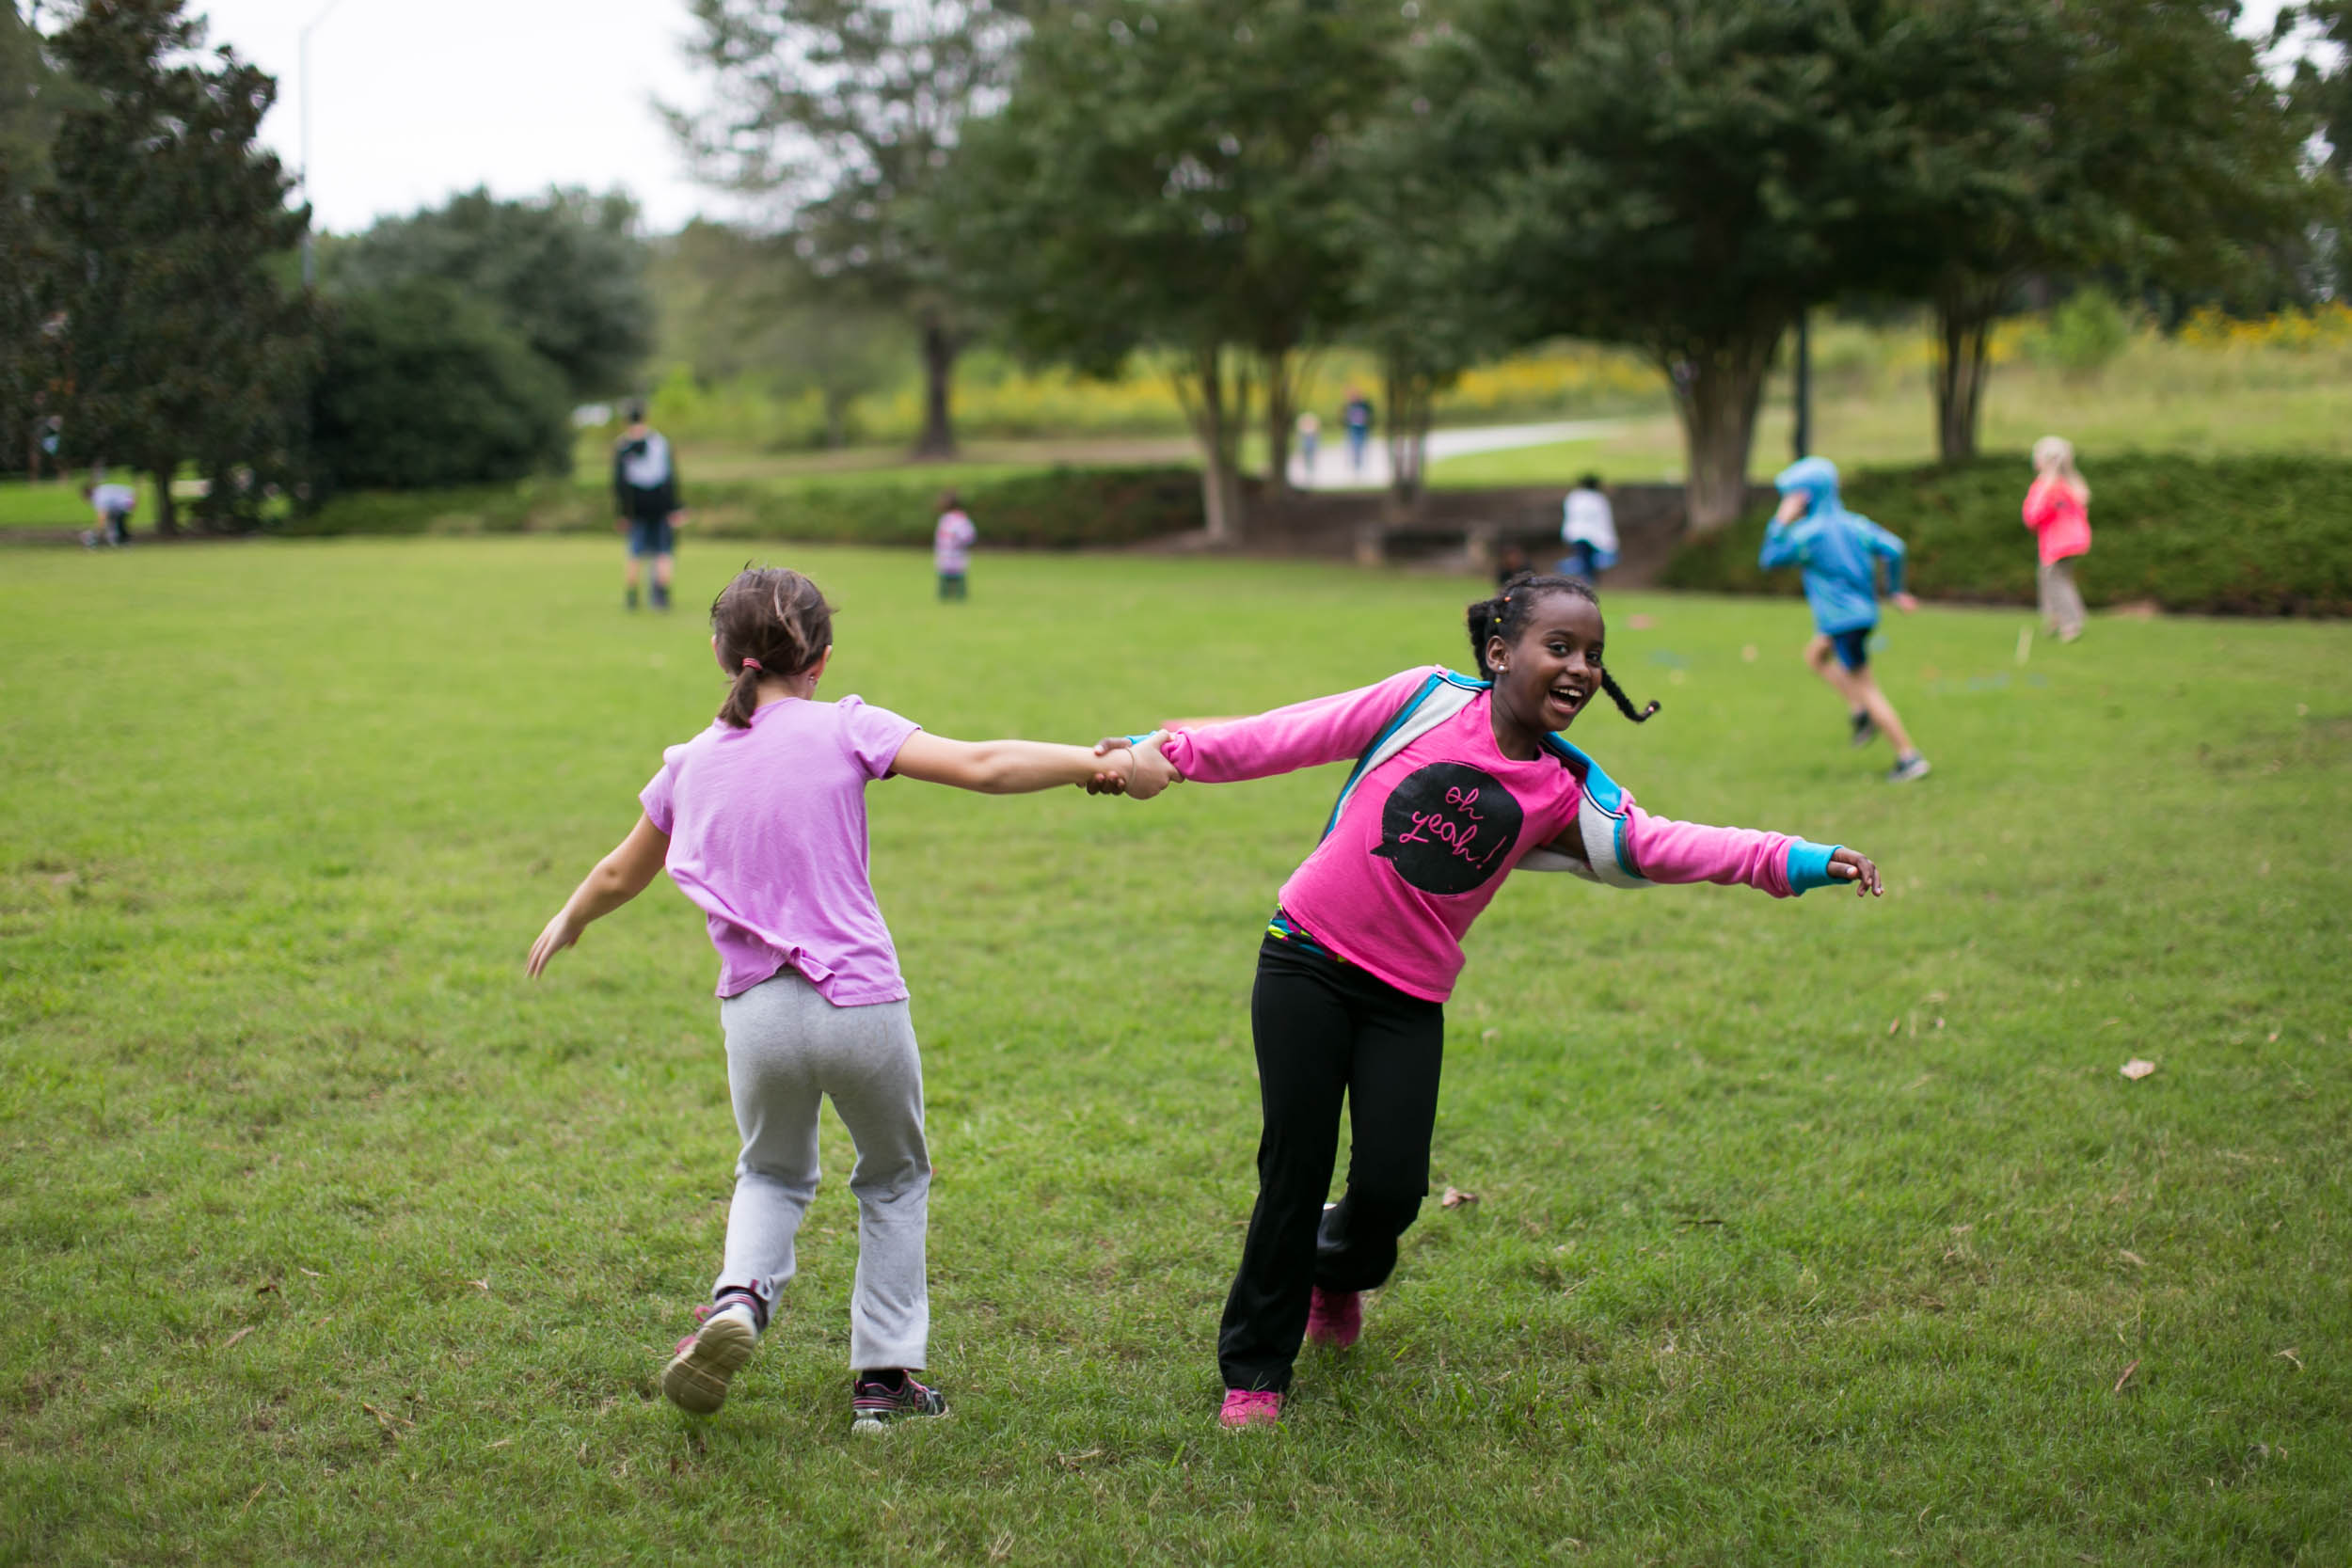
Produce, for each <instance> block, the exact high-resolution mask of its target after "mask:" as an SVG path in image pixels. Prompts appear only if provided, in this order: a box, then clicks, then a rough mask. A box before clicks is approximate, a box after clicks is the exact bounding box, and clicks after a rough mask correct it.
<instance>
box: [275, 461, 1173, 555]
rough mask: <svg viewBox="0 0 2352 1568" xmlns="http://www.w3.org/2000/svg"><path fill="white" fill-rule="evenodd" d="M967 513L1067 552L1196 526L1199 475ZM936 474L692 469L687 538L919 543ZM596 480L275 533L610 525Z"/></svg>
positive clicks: (387, 508)
mask: <svg viewBox="0 0 2352 1568" xmlns="http://www.w3.org/2000/svg"><path fill="white" fill-rule="evenodd" d="M957 488H958V491H959V493H960V494H961V497H962V499H963V506H964V510H966V511H967V512H969V513H971V515H972V518H973V520H974V521H975V522H977V524H978V525H979V529H980V540H981V543H982V544H983V545H988V546H1015V547H1026V548H1045V549H1071V548H1076V547H1078V546H1088V545H1124V544H1133V543H1136V542H1138V541H1141V540H1145V539H1155V538H1159V537H1162V536H1164V535H1167V534H1170V533H1181V532H1184V531H1187V530H1190V529H1197V528H1200V526H1201V510H1200V475H1199V474H1198V473H1196V472H1194V471H1193V470H1192V469H1189V468H1182V467H1150V468H1053V469H1046V470H1041V471H1039V472H1036V473H1027V474H1015V475H1011V476H1009V477H1007V478H1004V479H993V480H983V481H979V482H977V483H967V484H961V485H959V486H958V487H957ZM938 494H939V486H938V484H937V483H936V482H932V481H928V480H925V479H924V478H922V477H921V475H920V472H919V470H917V471H915V472H914V473H912V474H911V475H910V477H909V478H908V480H907V482H906V483H898V484H878V483H871V482H868V483H860V484H834V485H828V484H824V483H812V484H807V485H798V484H795V485H789V486H787V485H771V484H760V483H727V484H705V483H695V482H693V481H692V479H691V476H690V478H689V481H688V483H687V493H686V500H687V505H688V507H689V508H690V510H691V521H690V522H689V523H688V525H687V530H686V536H685V542H686V543H688V544H689V545H691V543H692V541H693V540H695V539H697V538H702V539H778V540H792V541H796V542H799V543H803V544H840V545H903V546H925V545H929V544H930V542H931V525H932V524H933V522H934V521H936V515H935V514H934V513H933V511H932V503H933V502H934V500H935V499H936V498H937V496H938ZM611 530H612V508H611V505H610V503H609V502H608V500H607V499H606V497H605V494H604V492H603V491H602V490H601V489H596V488H591V487H589V486H586V485H580V484H574V483H566V482H562V481H550V480H536V481H528V482H525V483H518V484H509V485H482V486H476V487H472V488H467V489H455V490H437V491H422V492H392V491H367V492H356V493H350V494H344V495H339V496H336V497H334V498H332V499H329V500H328V501H327V502H326V504H325V505H323V506H321V507H320V508H318V510H316V511H315V512H313V513H311V514H310V515H304V516H296V517H290V518H288V519H286V520H285V522H284V523H283V524H281V525H280V531H282V532H286V533H293V534H310V535H318V534H343V533H519V532H562V533H580V532H591V533H593V532H606V531H611Z"/></svg>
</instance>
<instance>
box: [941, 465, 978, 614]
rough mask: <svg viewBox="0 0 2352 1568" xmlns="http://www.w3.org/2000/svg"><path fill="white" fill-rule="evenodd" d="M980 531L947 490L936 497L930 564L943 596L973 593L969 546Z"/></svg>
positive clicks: (966, 596) (955, 597) (975, 540)
mask: <svg viewBox="0 0 2352 1568" xmlns="http://www.w3.org/2000/svg"><path fill="white" fill-rule="evenodd" d="M979 537H980V531H979V530H978V529H977V528H975V527H973V526H972V519H971V518H970V517H967V516H965V515H964V512H963V505H962V503H961V502H960V501H959V500H957V499H956V493H955V492H954V491H953V490H949V491H947V492H946V493H945V494H944V495H942V496H941V497H940V498H939V523H938V526H937V527H935V528H933V529H932V530H931V565H932V567H933V568H934V569H936V570H937V571H938V573H939V596H940V597H941V598H942V599H968V598H970V597H971V596H972V546H973V545H974V544H975V543H976V542H977V540H978V539H979Z"/></svg>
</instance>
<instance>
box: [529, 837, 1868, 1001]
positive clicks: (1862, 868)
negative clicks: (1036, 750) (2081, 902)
mask: <svg viewBox="0 0 2352 1568" xmlns="http://www.w3.org/2000/svg"><path fill="white" fill-rule="evenodd" d="M1829 874H1830V875H1831V876H1832V877H1835V878H1836V879H1837V880H1839V881H1841V882H1851V883H1852V884H1853V892H1854V896H1855V897H1857V898H1860V897H1862V896H1863V895H1866V894H1867V895H1869V896H1870V897H1873V898H1881V897H1883V896H1885V894H1886V884H1885V883H1884V882H1883V881H1882V880H1880V879H1879V868H1878V866H1877V865H1876V864H1875V863H1872V861H1871V859H1870V857H1869V856H1867V855H1866V854H1863V853H1862V852H1861V851H1860V850H1858V849H1848V848H1845V847H1839V848H1838V849H1837V850H1836V852H1834V853H1833V854H1832V855H1831V856H1830V858H1829ZM540 940H541V941H543V942H544V941H546V940H547V939H546V938H544V937H542V938H541V939H540ZM533 973H534V974H535V973H536V971H533Z"/></svg>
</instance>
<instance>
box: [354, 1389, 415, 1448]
mask: <svg viewBox="0 0 2352 1568" xmlns="http://www.w3.org/2000/svg"><path fill="white" fill-rule="evenodd" d="M359 1408H360V1409H362V1410H364V1411H366V1412H367V1413H368V1414H369V1415H371V1416H373V1417H374V1418H375V1424H376V1425H377V1426H380V1427H382V1428H383V1429H384V1435H385V1436H387V1437H389V1438H390V1439H391V1440H392V1441H393V1442H395V1443H397V1442H399V1441H400V1427H398V1426H395V1425H394V1424H393V1423H394V1422H395V1421H398V1422H401V1423H403V1424H405V1425H407V1426H415V1425H416V1424H417V1423H416V1422H414V1421H411V1420H409V1419H408V1418H406V1417H405V1416H387V1415H386V1414H384V1412H382V1411H381V1410H378V1409H377V1408H376V1407H375V1406H373V1405H372V1404H370V1403H369V1402H367V1401H365V1400H361V1401H360V1402H359Z"/></svg>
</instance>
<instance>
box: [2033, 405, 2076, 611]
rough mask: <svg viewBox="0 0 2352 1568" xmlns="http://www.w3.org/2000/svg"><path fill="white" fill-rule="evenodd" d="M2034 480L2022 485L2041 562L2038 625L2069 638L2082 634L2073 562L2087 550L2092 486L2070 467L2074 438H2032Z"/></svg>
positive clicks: (2038, 578)
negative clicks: (2025, 487)
mask: <svg viewBox="0 0 2352 1568" xmlns="http://www.w3.org/2000/svg"><path fill="white" fill-rule="evenodd" d="M2033 467H2034V481H2033V483H2032V484H2031V485H2030V486H2029V487H2028V488H2027V489H2026V507H2025V514H2026V527H2027V528H2029V529H2031V530H2033V531H2034V539H2035V542H2036V543H2037V545H2038V546H2040V553H2041V557H2042V560H2041V563H2040V565H2039V566H2037V567H2036V568H2035V571H2034V578H2035V581H2036V583H2037V585H2038V586H2039V587H2040V589H2041V594H2040V597H2041V601H2042V626H2043V627H2044V628H2045V629H2047V630H2049V631H2052V632H2055V633H2056V634H2057V635H2058V641H2061V642H2072V641H2074V639H2076V638H2077V637H2080V636H2081V635H2082V634H2083V618H2084V616H2083V596H2082V593H2081V591H2080V590H2079V589H2077V588H2076V587H2075V586H2074V562H2075V560H2076V559H2077V558H2078V557H2081V556H2085V555H2088V554H2090V485H2089V484H2087V483H2084V481H2083V476H2082V474H2081V473H2080V472H2079V471H2078V470H2077V469H2076V468H2075V467H2074V443H2073V442H2071V441H2068V440H2067V439H2066V438H2065V437H2064V436H2043V437H2042V439H2041V440H2039V441H2036V442H2035V443H2034V444H2033Z"/></svg>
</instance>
